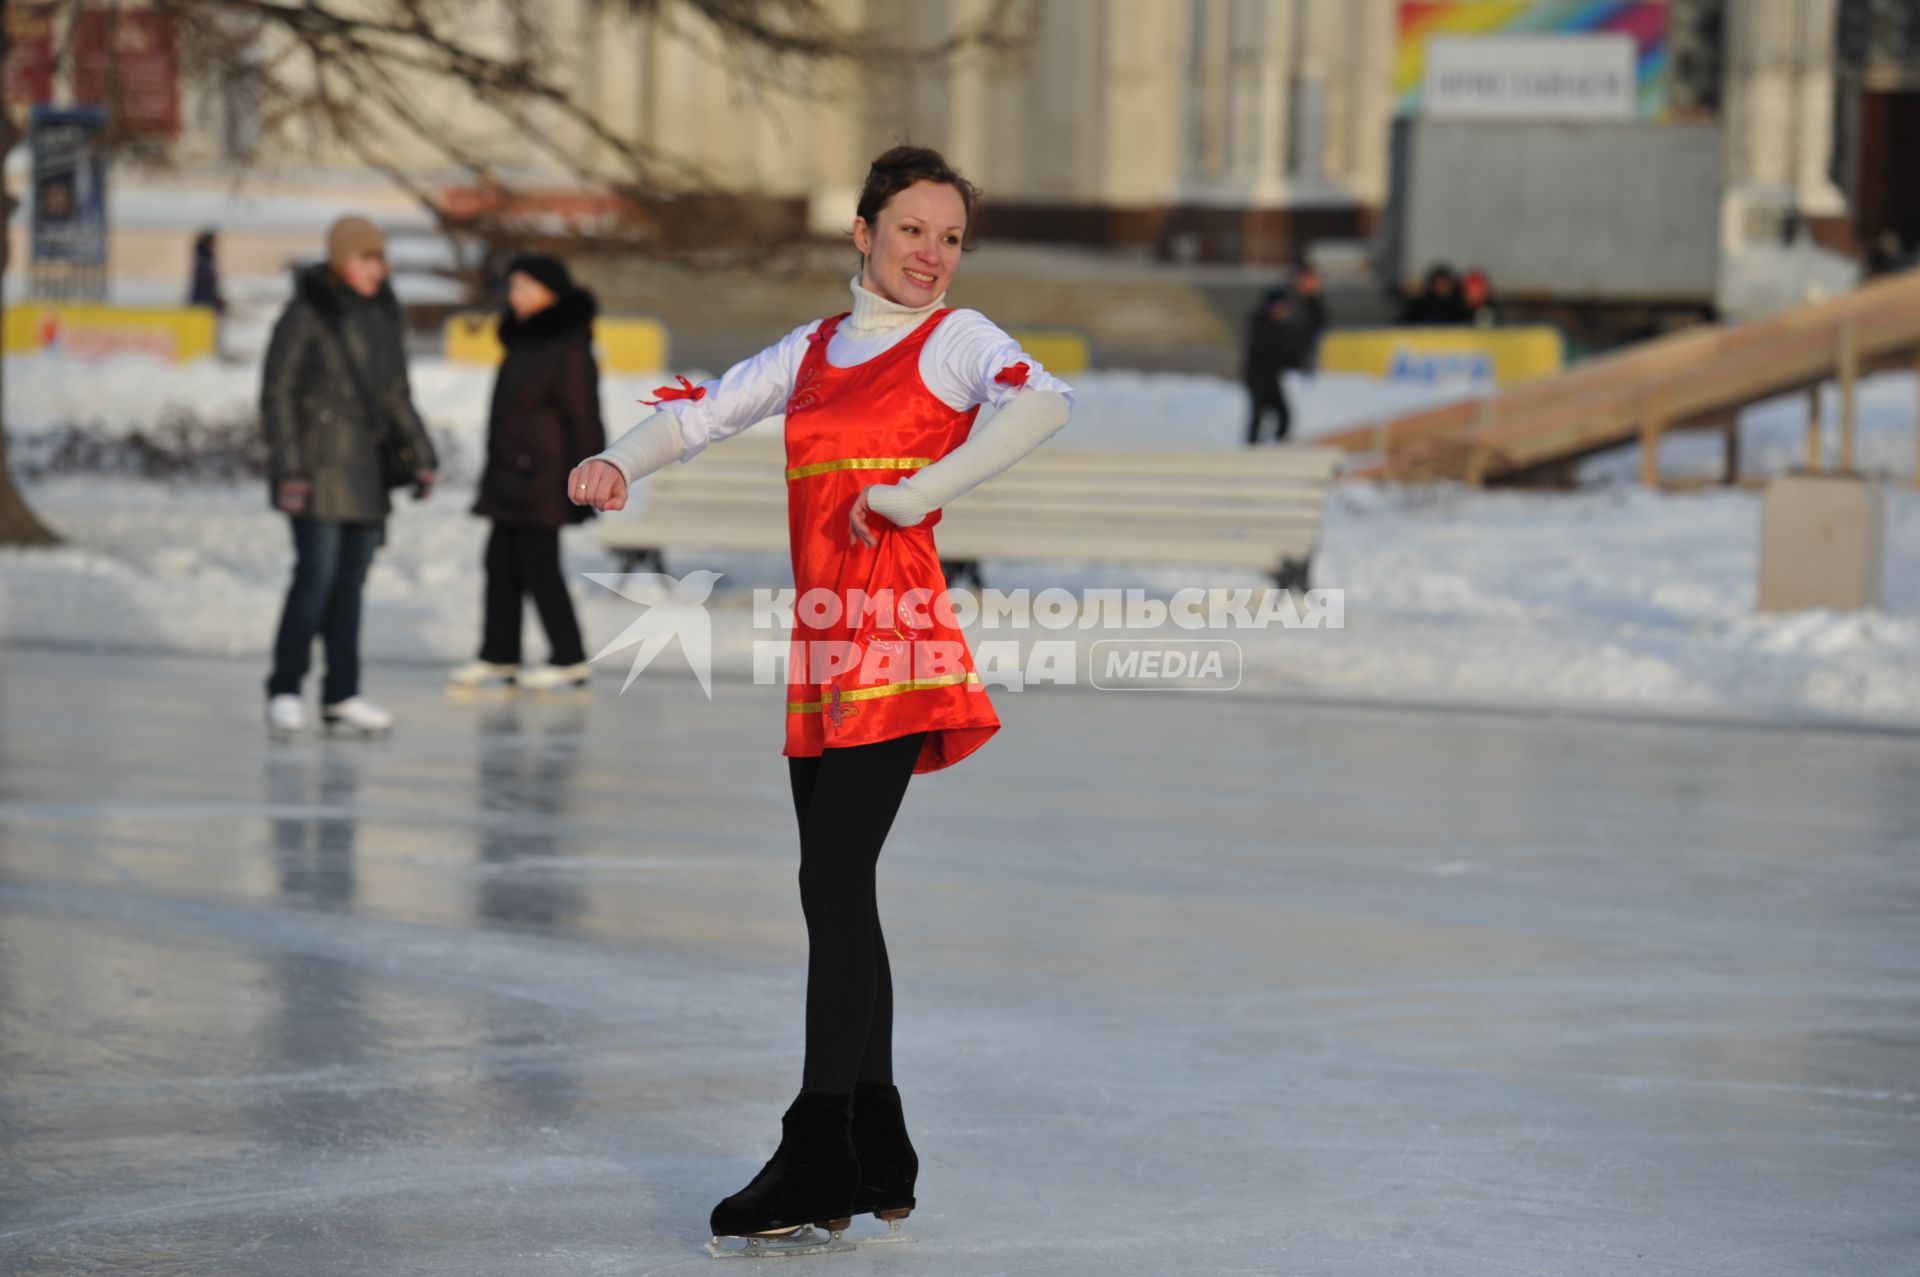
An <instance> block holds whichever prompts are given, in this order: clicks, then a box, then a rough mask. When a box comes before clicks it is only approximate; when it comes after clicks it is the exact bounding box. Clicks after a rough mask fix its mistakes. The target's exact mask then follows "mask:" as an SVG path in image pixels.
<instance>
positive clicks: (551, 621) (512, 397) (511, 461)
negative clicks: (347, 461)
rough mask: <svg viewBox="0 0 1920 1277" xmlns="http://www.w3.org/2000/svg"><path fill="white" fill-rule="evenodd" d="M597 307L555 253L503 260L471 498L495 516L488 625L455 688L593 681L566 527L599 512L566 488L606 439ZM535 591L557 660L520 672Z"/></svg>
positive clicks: (537, 687) (455, 675) (457, 673)
mask: <svg viewBox="0 0 1920 1277" xmlns="http://www.w3.org/2000/svg"><path fill="white" fill-rule="evenodd" d="M596 310H597V307H596V305H595V302H594V298H593V294H592V293H589V292H587V291H586V290H585V289H583V288H580V287H579V286H578V285H576V284H575V283H574V282H573V279H572V277H571V276H569V275H568V274H567V268H566V267H565V266H564V265H563V264H561V262H560V261H559V260H558V259H557V258H553V257H546V256H540V255H533V254H528V255H523V256H520V257H516V258H514V259H513V261H512V262H511V263H510V264H509V265H508V267H507V309H506V312H505V313H504V314H503V315H502V316H501V317H500V343H501V345H503V346H505V347H506V350H507V357H506V360H505V361H504V362H503V363H502V364H501V365H500V375H499V377H498V378H497V379H496V380H495V381H494V385H493V407H492V410H491V412H490V413H489V415H488V422H487V464H486V468H485V469H484V470H483V471H482V472H481V476H480V495H479V499H478V500H477V501H476V502H475V503H474V507H473V512H474V513H475V514H477V515H481V516H482V517H484V518H488V519H491V520H493V531H492V534H491V535H490V536H489V537H488V538H487V557H486V568H487V585H486V594H485V632H484V634H483V636H482V638H481V643H480V658H479V659H478V660H476V661H471V662H469V663H467V664H465V665H462V666H460V667H459V668H458V669H456V670H454V671H453V672H452V674H450V675H449V676H448V680H447V681H448V682H449V683H451V684H453V685H454V686H456V687H483V686H487V685H489V684H500V685H505V684H510V683H518V684H519V686H521V687H523V688H528V689H531V690H534V691H546V690H551V689H554V688H559V687H566V686H585V685H586V682H587V678H588V674H589V673H590V671H589V668H588V665H587V654H586V649H585V648H584V647H583V646H582V643H581V638H580V625H579V622H578V620H577V619H576V618H575V616H574V611H573V600H572V599H571V598H570V597H568V595H567V582H566V576H565V574H564V573H563V572H562V571H561V567H560V529H562V528H563V527H565V526H567V525H568V524H570V523H578V522H580V521H582V520H584V519H588V518H591V517H592V515H593V513H594V511H593V507H591V506H584V505H576V504H575V503H574V502H573V501H572V500H571V499H570V498H569V497H568V493H567V475H568V473H569V472H571V471H572V469H573V468H574V467H575V466H577V465H579V464H580V463H581V462H582V461H584V460H586V459H587V458H588V457H590V456H593V455H594V454H595V453H597V452H599V451H601V450H602V449H604V448H605V447H606V446H607V437H606V430H605V428H604V427H603V426H602V424H601V420H600V369H599V366H598V365H597V364H596V363H595V362H594V358H593V317H594V314H595V313H596ZM528 595H531V596H532V597H533V603H534V607H535V608H536V609H537V610H538V611H539V613H540V622H541V624H542V625H543V626H545V628H546V631H547V643H548V646H549V649H550V661H549V663H548V664H547V665H546V666H544V667H542V668H540V669H537V670H529V671H526V672H525V673H522V672H521V670H520V629H521V616H522V612H523V608H524V600H525V598H526V596H528Z"/></svg>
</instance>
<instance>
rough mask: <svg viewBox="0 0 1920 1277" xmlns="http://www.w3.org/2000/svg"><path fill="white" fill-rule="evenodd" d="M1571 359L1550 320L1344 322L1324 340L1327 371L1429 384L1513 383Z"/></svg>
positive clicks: (1323, 366) (1322, 366)
mask: <svg viewBox="0 0 1920 1277" xmlns="http://www.w3.org/2000/svg"><path fill="white" fill-rule="evenodd" d="M1565 363H1566V343H1565V342H1564V341H1563V340H1562V338H1561V336H1560V332H1559V330H1558V329H1555V328H1547V327H1544V326H1531V327H1523V328H1341V329H1336V330H1334V331H1333V332H1330V333H1328V334H1327V335H1326V336H1325V337H1324V338H1322V339H1321V341H1320V369H1321V371H1322V372H1343V373H1351V374H1353V375H1355V376H1359V377H1378V378H1380V379H1382V380H1384V381H1398V382H1414V383H1417V384H1420V385H1427V386H1446V387H1458V388H1478V387H1493V386H1513V385H1518V384H1519V383H1520V382H1523V381H1532V380H1533V379H1534V378H1535V377H1544V376H1547V375H1548V374H1550V373H1556V372H1559V371H1560V369H1561V368H1562V367H1563V366H1564V365H1565Z"/></svg>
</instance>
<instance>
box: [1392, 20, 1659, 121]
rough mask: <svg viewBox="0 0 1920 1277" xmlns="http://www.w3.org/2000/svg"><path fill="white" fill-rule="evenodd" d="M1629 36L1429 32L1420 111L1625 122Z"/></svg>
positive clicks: (1632, 90)
mask: <svg viewBox="0 0 1920 1277" xmlns="http://www.w3.org/2000/svg"><path fill="white" fill-rule="evenodd" d="M1633 62H1634V45H1633V37H1632V36H1628V35H1621V34H1616V33H1599V34H1594V35H1480V36H1434V37H1432V38H1431V39H1429V40H1428V41H1427V52H1426V63H1427V67H1426V79H1425V81H1424V82H1423V84H1422V85H1421V93H1420V97H1421V110H1422V112H1423V113H1424V114H1425V115H1427V116H1429V117H1431V118H1434V119H1448V120H1630V119H1633V118H1634V115H1635V113H1636V112H1635V101H1634V99H1635V96H1636V93H1637V89H1638V81H1637V77H1636V76H1635V74H1634V64H1633Z"/></svg>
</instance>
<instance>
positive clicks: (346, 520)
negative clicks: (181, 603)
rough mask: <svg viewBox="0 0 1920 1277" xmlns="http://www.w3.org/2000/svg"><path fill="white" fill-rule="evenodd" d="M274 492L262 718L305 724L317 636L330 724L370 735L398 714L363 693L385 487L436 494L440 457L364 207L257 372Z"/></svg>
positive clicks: (305, 282)
mask: <svg viewBox="0 0 1920 1277" xmlns="http://www.w3.org/2000/svg"><path fill="white" fill-rule="evenodd" d="M260 426H261V432H262V434H263V435H264V436H265V439H266V445H267V479H268V488H269V499H270V500H271V501H272V503H273V506H274V508H275V509H277V510H280V511H282V512H284V513H285V514H286V515H287V516H288V520H289V522H290V523H291V525H292V528H293V549H294V569H293V581H292V583H291V584H290V585H289V587H288V589H287V599H286V606H285V607H284V609H283V610H282V612H281V616H280V628H279V632H278V635H277V636H276V638H275V640H274V649H273V672H272V674H271V675H270V676H269V677H268V679H267V697H268V705H267V719H268V724H269V726H270V728H271V729H272V731H273V734H274V735H275V736H276V737H281V738H284V737H287V736H290V735H292V734H294V733H296V732H298V731H301V730H302V729H304V727H305V726H306V719H305V711H304V709H303V708H302V702H301V699H300V687H301V683H302V681H303V680H304V679H305V678H306V674H307V667H308V664H309V662H310V661H311V659H312V656H313V641H314V638H315V636H316V635H317V636H319V637H321V638H322V639H323V640H324V642H325V647H326V654H327V672H326V678H325V681H324V684H323V686H322V688H321V710H322V715H323V717H324V719H325V721H326V723H327V725H328V726H329V727H335V726H343V727H347V728H350V729H352V730H356V731H359V732H362V733H364V734H376V733H379V732H384V731H385V730H387V728H389V727H391V726H392V725H393V716H392V715H390V714H388V713H387V711H386V710H384V709H382V708H380V707H379V706H378V705H375V704H373V703H372V702H371V701H368V700H367V699H366V698H365V697H363V696H361V695H360V594H361V587H362V585H363V584H364V583H365V580H366V575H367V569H368V567H369V566H370V565H371V564H372V562H373V553H374V550H375V549H376V548H378V547H379V546H380V544H381V543H382V542H383V541H384V540H385V535H386V519H387V515H388V514H390V513H391V512H392V508H393V507H392V504H391V503H390V502H389V501H388V499H387V489H388V487H389V486H390V485H393V484H394V483H395V482H396V481H398V482H400V483H405V482H408V481H411V483H412V484H413V491H414V497H415V499H416V500H424V499H425V497H426V496H427V494H428V493H429V492H430V491H432V488H433V483H434V468H435V464H436V463H435V460H434V453H433V444H432V442H431V441H430V440H429V439H428V438H427V429H426V426H425V424H424V423H423V422H422V421H421V420H420V414H419V413H418V412H417V411H416V410H415V409H414V406H413V395H412V391H411V390H410V388H409V387H408V385H407V357H406V348H405V344H404V320H403V319H402V316H401V313H400V303H399V301H398V300H396V299H395V297H394V295H393V289H392V288H391V287H390V286H389V285H388V283H387V260H386V238H385V236H383V235H382V234H381V233H380V230H379V228H378V227H376V226H375V225H374V224H373V223H372V222H369V221H367V220H366V219H365V218H363V217H343V218H341V219H340V220H339V221H337V222H335V223H334V224H333V226H332V228H331V229H330V230H329V231H328V232H327V261H326V262H325V263H324V264H322V265H319V266H311V267H307V268H305V269H303V270H301V271H299V272H298V273H297V274H296V275H295V277H294V296H293V300H292V301H291V302H289V303H288V304H287V308H286V310H285V311H284V312H282V314H281V316H280V319H279V321H278V322H277V323H276V324H275V325H274V329H273V339H272V341H271V342H270V343H269V344H268V347H267V362H266V369H265V372H264V374H263V376H262V378H261V388H260Z"/></svg>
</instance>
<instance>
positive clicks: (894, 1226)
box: [860, 1210, 920, 1246]
mask: <svg viewBox="0 0 1920 1277" xmlns="http://www.w3.org/2000/svg"><path fill="white" fill-rule="evenodd" d="M911 1214H913V1212H912V1211H910V1210H903V1211H898V1212H895V1211H886V1212H884V1213H883V1212H879V1211H876V1212H874V1216H873V1220H874V1222H875V1223H876V1224H885V1225H886V1226H887V1231H886V1232H884V1233H881V1234H880V1235H879V1236H877V1237H862V1238H861V1239H860V1244H861V1245H862V1246H887V1245H896V1244H900V1245H904V1244H905V1243H907V1242H917V1241H919V1240H920V1239H919V1238H918V1237H915V1236H914V1235H913V1234H912V1233H910V1232H908V1231H907V1230H906V1229H904V1228H902V1227H901V1226H900V1221H901V1220H904V1219H905V1218H906V1217H907V1216H909V1215H911Z"/></svg>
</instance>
